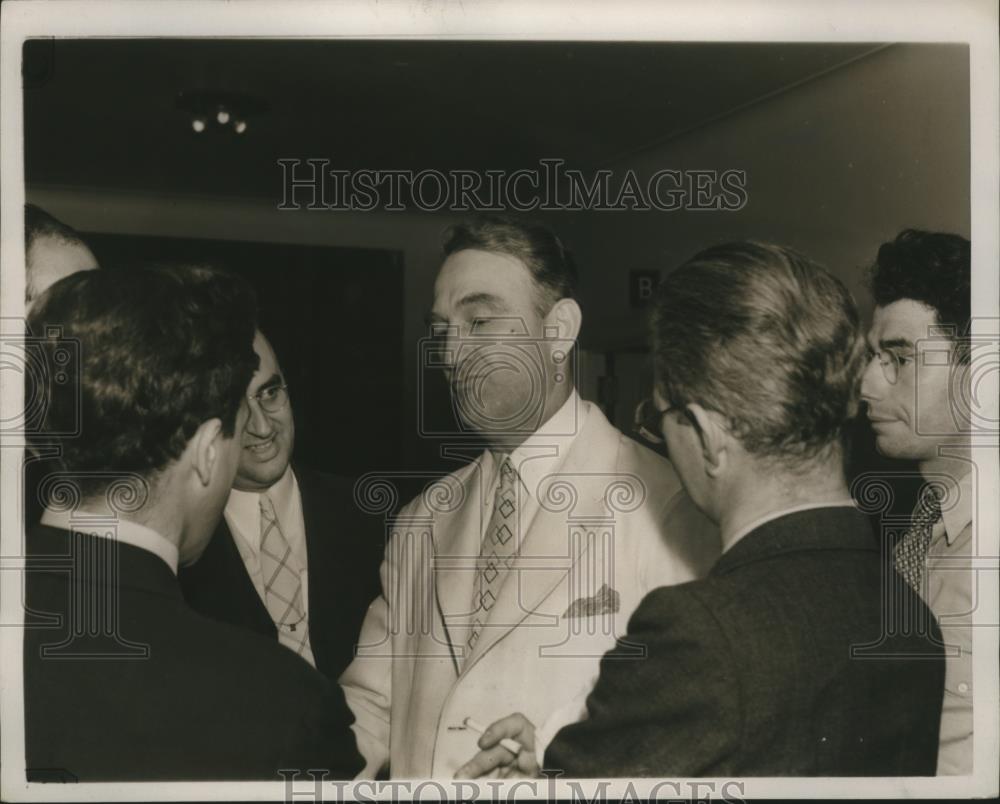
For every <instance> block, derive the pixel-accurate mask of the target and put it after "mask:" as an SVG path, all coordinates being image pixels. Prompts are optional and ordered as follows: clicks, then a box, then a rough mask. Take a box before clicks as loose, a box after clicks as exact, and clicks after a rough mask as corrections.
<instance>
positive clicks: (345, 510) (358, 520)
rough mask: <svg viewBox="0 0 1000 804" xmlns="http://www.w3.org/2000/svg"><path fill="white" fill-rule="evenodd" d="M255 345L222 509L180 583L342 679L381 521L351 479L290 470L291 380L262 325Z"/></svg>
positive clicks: (370, 580) (201, 605)
mask: <svg viewBox="0 0 1000 804" xmlns="http://www.w3.org/2000/svg"><path fill="white" fill-rule="evenodd" d="M254 351H255V352H256V353H257V356H258V357H259V359H260V364H259V367H258V369H257V371H256V373H255V374H254V375H253V379H252V380H251V381H250V385H249V386H248V388H247V394H246V396H247V401H248V403H249V410H250V416H249V418H248V419H247V423H246V426H245V427H244V428H243V432H242V434H241V438H242V450H241V453H240V461H239V467H238V469H237V471H236V478H235V481H234V482H233V488H232V491H231V492H230V494H229V499H228V501H227V502H226V508H225V515H224V518H223V520H222V522H221V523H220V524H219V527H218V528H217V529H216V531H215V534H214V535H213V537H212V541H211V542H210V543H209V545H208V547H207V549H206V550H205V553H204V555H203V556H202V557H201V558H200V559H199V560H198V561H197V563H195V564H193V565H191V566H188V567H184V568H182V570H181V574H180V577H181V584H182V587H183V589H184V595H185V598H186V600H187V601H188V603H189V604H190V605H191V606H192V607H193V608H195V609H197V610H198V611H200V612H202V613H203V614H206V615H208V616H210V617H213V618H216V619H219V620H223V621H226V622H230V623H233V624H234V625H239V626H242V627H245V628H249V629H251V630H253V631H256V632H258V633H260V634H263V635H265V636H268V637H270V638H272V639H275V638H276V639H277V640H278V642H280V643H281V644H282V645H284V646H285V647H287V648H288V649H289V650H292V651H294V652H295V653H297V654H298V655H299V656H301V657H302V658H303V659H305V660H306V661H307V662H309V664H311V665H313V666H314V667H316V668H317V669H318V670H320V671H321V672H322V673H323V674H324V675H326V676H327V677H328V678H330V679H332V680H336V679H337V678H338V677H339V676H340V674H341V673H342V672H343V670H344V668H346V667H347V665H348V664H349V663H350V661H351V659H352V658H353V655H354V644H355V642H356V640H357V634H358V631H359V630H360V629H361V621H362V619H363V618H364V614H365V611H366V609H367V607H368V603H369V602H370V601H371V599H372V598H373V597H374V596H375V595H376V594H377V592H378V580H379V579H378V566H379V563H380V561H381V556H382V548H383V545H384V541H383V536H382V531H381V526H380V523H379V522H378V521H377V520H376V519H374V518H373V517H368V516H364V515H363V514H362V513H361V512H360V511H359V510H358V509H357V508H356V506H355V505H354V503H353V484H352V483H351V482H350V481H349V480H348V479H346V478H337V477H333V476H330V475H325V474H321V473H319V472H315V471H312V470H310V469H308V468H306V467H303V466H300V465H297V464H296V465H295V466H294V467H293V465H292V462H291V457H292V451H293V449H294V446H295V419H294V416H293V415H292V405H291V401H290V399H289V394H288V386H287V384H286V382H285V379H284V375H283V374H282V372H281V367H280V366H279V364H278V358H277V356H276V355H275V353H274V349H273V348H272V346H271V344H270V342H269V341H268V339H267V338H266V337H264V335H263V334H262V333H261V332H259V331H258V332H257V334H256V337H255V338H254Z"/></svg>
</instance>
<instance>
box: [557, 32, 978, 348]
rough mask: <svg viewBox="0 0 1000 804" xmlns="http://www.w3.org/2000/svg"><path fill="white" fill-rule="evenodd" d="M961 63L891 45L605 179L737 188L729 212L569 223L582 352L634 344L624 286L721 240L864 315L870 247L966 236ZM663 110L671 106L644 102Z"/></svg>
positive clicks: (932, 48) (937, 49)
mask: <svg viewBox="0 0 1000 804" xmlns="http://www.w3.org/2000/svg"><path fill="white" fill-rule="evenodd" d="M968 91H969V78H968V51H967V49H966V48H964V47H960V46H942V45H919V46H917V45H893V46H891V47H888V48H885V49H883V50H881V51H878V52H876V53H874V54H872V55H870V56H867V57H865V58H863V59H861V60H859V61H856V62H853V63H851V64H848V65H846V66H844V67H841V68H839V69H837V70H835V71H833V72H830V73H827V74H826V75H824V76H821V77H819V78H816V79H814V80H811V81H809V82H807V83H804V84H801V85H799V86H798V87H795V88H792V89H790V90H788V91H786V92H783V93H781V94H779V95H776V96H774V97H772V98H770V99H767V100H765V101H763V102H760V103H757V104H755V105H753V106H751V107H749V108H745V109H744V110H742V111H740V112H737V113H735V114H732V115H730V116H728V117H725V118H723V119H721V120H719V121H717V122H715V123H713V124H711V125H708V126H705V127H703V128H700V129H698V130H696V131H692V132H690V133H688V134H686V135H684V136H682V137H680V138H678V139H675V140H673V141H671V142H669V143H666V144H665V145H662V146H660V147H658V148H656V149H654V150H651V151H647V152H645V153H643V154H641V155H638V156H635V157H633V158H631V159H626V160H622V161H621V162H618V163H616V164H613V165H609V167H610V168H612V170H613V171H614V172H615V174H616V175H619V174H621V173H623V172H624V171H625V170H627V169H629V168H632V169H635V170H636V171H637V172H638V173H639V174H640V175H643V174H645V175H648V174H650V173H652V172H654V171H656V170H659V169H662V168H674V169H681V170H684V169H701V168H705V169H716V170H720V171H721V170H725V169H728V168H736V169H740V170H745V171H746V174H747V196H748V203H747V204H746V206H745V207H744V208H743V209H741V210H740V211H738V212H716V211H710V212H706V211H686V212H655V211H654V212H641V213H626V212H605V213H591V214H588V215H585V216H582V218H583V219H582V220H581V219H580V216H578V217H577V219H576V220H574V221H572V226H571V227H570V230H571V231H572V233H573V239H572V240H571V241H570V242H571V245H572V246H573V247H574V248H575V249H576V251H577V252H578V253H579V254H580V255H581V277H582V285H583V287H582V295H583V301H584V305H585V308H586V307H587V306H589V307H590V308H591V309H594V308H596V310H597V312H596V314H594V315H591V316H590V317H589V319H590V320H589V325H590V332H589V337H588V338H587V343H588V344H589V345H590V346H592V347H593V348H596V349H600V348H602V346H604V345H607V346H611V347H613V346H614V345H615V344H619V343H622V342H636V341H641V339H642V327H641V322H640V320H639V318H638V317H637V316H636V315H635V314H634V313H633V312H632V311H630V310H629V307H628V284H627V275H628V272H629V271H630V270H635V269H659V270H661V271H662V272H663V273H666V272H667V271H669V270H670V269H671V268H673V267H676V266H677V265H679V264H680V263H681V262H683V261H684V260H685V259H686V258H688V257H690V256H691V255H693V254H694V253H695V252H697V251H699V250H700V249H702V248H704V247H706V246H709V245H712V244H715V243H720V242H724V241H726V240H731V239H745V238H755V239H760V240H770V241H774V242H778V243H784V244H786V245H790V246H793V247H795V248H798V249H800V250H801V251H803V252H805V253H806V254H808V255H810V256H811V257H813V258H814V259H816V260H818V261H820V262H822V263H823V264H825V265H826V266H827V267H828V268H830V270H832V271H833V272H834V273H836V274H837V275H838V276H840V277H841V278H842V279H843V280H844V281H845V283H846V284H847V286H848V287H849V288H850V289H851V291H852V292H853V293H854V294H855V297H856V298H857V300H858V302H859V304H860V306H861V307H862V311H863V313H865V314H866V315H867V314H869V313H870V309H871V305H870V303H869V301H868V296H867V292H866V291H865V288H864V281H863V280H864V272H865V268H866V266H867V265H869V264H870V262H871V260H872V258H873V257H874V254H875V251H876V249H877V248H878V245H879V244H880V243H882V242H884V241H885V240H888V239H891V238H892V237H894V236H895V235H896V234H897V233H898V232H899V231H900V230H901V229H903V228H905V227H924V228H931V229H938V230H945V231H953V232H956V233H959V234H962V235H965V236H966V237H968V236H969V229H970V221H969V214H970V213H969V122H968V121H969V94H968ZM650 100H651V102H669V99H650Z"/></svg>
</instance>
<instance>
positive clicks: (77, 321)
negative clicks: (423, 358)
mask: <svg viewBox="0 0 1000 804" xmlns="http://www.w3.org/2000/svg"><path fill="white" fill-rule="evenodd" d="M30 324H31V328H32V331H33V332H36V333H46V340H45V341H44V342H43V343H42V344H41V346H40V347H39V348H40V350H41V352H42V357H43V359H45V357H46V356H47V364H48V365H49V367H50V369H52V372H51V373H50V375H49V376H51V377H53V379H54V381H53V382H51V383H50V384H49V386H48V389H47V392H48V399H47V403H48V404H47V410H46V419H45V426H44V429H45V431H46V433H47V434H48V436H49V437H54V436H57V435H58V434H73V435H72V436H71V437H63V438H60V439H59V442H60V447H61V456H60V460H61V462H62V465H63V467H62V468H63V471H62V472H61V473H60V477H59V478H58V480H59V481H60V486H59V488H54V489H53V494H52V496H51V497H50V500H51V501H50V503H49V507H48V508H47V509H46V511H45V513H44V514H43V516H42V521H41V524H40V525H38V526H36V527H34V528H32V529H31V530H30V531H29V533H28V536H27V544H26V548H27V572H26V573H25V584H26V597H25V600H26V613H25V626H26V628H25V637H24V706H25V764H26V777H27V779H28V780H29V781H56V780H58V781H125V780H129V781H152V780H207V779H273V780H276V781H279V780H281V779H282V778H283V777H282V776H281V775H280V773H279V772H280V771H282V770H295V769H311V768H326V769H328V771H329V773H330V774H331V775H332V776H333V777H341V778H344V777H350V776H352V775H354V774H355V773H356V772H357V770H358V769H359V768H360V767H361V762H360V757H359V756H358V754H357V750H356V747H355V744H354V738H353V735H352V733H351V731H350V728H349V727H350V723H351V720H352V718H351V715H350V712H349V711H348V710H347V708H346V705H345V703H344V699H343V696H342V694H341V692H340V689H339V688H338V687H337V686H336V685H333V684H331V683H330V682H329V681H328V680H327V679H325V678H324V677H323V676H322V675H321V674H319V673H317V672H316V671H315V670H314V669H313V668H311V667H310V666H309V665H308V664H307V663H306V662H304V661H302V660H301V659H299V658H297V657H296V656H294V655H293V654H292V653H290V652H288V651H287V650H284V649H283V648H280V647H279V646H277V645H275V644H273V643H272V642H269V641H267V640H265V639H261V638H260V637H258V636H256V635H253V634H248V633H247V632H245V631H243V630H241V629H237V628H233V627H231V626H228V625H224V624H221V623H217V622H214V621H212V620H209V619H206V618H204V617H202V616H200V615H198V614H197V613H195V612H193V611H192V610H191V609H190V608H189V607H187V606H186V605H185V604H184V601H183V599H182V597H181V592H180V587H179V585H178V582H177V579H176V575H175V573H176V568H177V565H178V563H179V562H180V561H185V560H188V561H189V560H191V559H192V558H194V557H195V556H197V555H198V553H199V552H201V551H202V550H203V549H204V546H205V544H206V542H207V541H208V538H209V537H210V535H211V533H212V530H213V529H214V527H215V524H216V522H217V521H218V518H219V516H220V514H221V512H222V507H223V505H224V503H225V500H226V497H227V495H228V492H229V488H230V486H231V485H232V480H233V477H234V475H235V472H236V466H237V463H238V460H239V453H240V441H239V439H237V438H234V434H236V433H240V432H242V428H243V426H244V424H245V421H246V418H247V415H248V412H247V405H246V403H245V401H244V394H245V391H246V386H247V382H248V381H249V379H250V377H251V376H252V374H253V371H254V368H255V366H256V363H257V358H256V357H255V355H254V353H253V350H252V341H253V335H254V328H255V324H254V300H253V294H252V292H251V291H250V290H249V289H248V288H246V286H244V285H243V284H242V283H240V282H238V281H237V280H235V279H234V278H233V277H230V276H227V275H224V274H220V273H218V272H216V271H212V270H211V269H206V268H181V267H178V268H172V269H134V270H130V271H127V272H110V271H92V272H85V273H78V274H75V275H73V276H70V277H67V278H65V279H62V280H61V281H59V282H57V283H56V284H54V285H53V286H52V287H51V288H50V289H49V290H48V291H47V292H46V293H44V294H43V295H42V296H41V297H40V299H39V300H38V302H37V304H36V306H35V307H34V309H33V310H32V314H31V319H30ZM57 328H58V330H57ZM74 348H75V349H76V350H77V354H78V360H77V361H73V360H72V359H70V360H69V361H67V360H66V359H65V358H66V356H67V355H70V356H71V355H72V352H73V351H74ZM60 377H61V379H60ZM39 390H40V389H39Z"/></svg>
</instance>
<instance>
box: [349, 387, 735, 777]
mask: <svg viewBox="0 0 1000 804" xmlns="http://www.w3.org/2000/svg"><path fill="white" fill-rule="evenodd" d="M583 405H585V407H586V415H585V417H584V418H583V423H582V429H581V430H580V432H579V433H578V434H577V435H576V437H575V438H574V439H573V440H572V442H571V443H570V445H569V447H568V451H567V454H566V456H565V460H564V461H563V463H562V465H561V468H560V470H559V471H558V473H557V474H556V475H548V476H546V477H543V478H541V479H540V480H539V481H538V483H537V487H536V488H535V489H531V490H530V493H531V494H532V495H533V496H535V499H536V500H537V501H538V505H537V511H536V513H535V514H534V516H533V517H532V521H531V522H530V523H526V524H524V523H522V529H524V538H523V542H522V546H521V550H520V553H519V555H518V556H517V557H516V558H515V559H514V563H513V566H512V567H511V569H510V570H509V572H508V573H507V575H506V578H505V580H504V582H503V585H502V586H501V588H500V591H499V595H498V598H497V601H496V604H495V605H494V607H493V608H492V610H491V611H490V613H489V620H488V623H487V626H486V628H484V630H483V631H482V636H481V638H480V639H479V640H478V641H477V642H476V644H475V647H474V649H472V650H471V651H469V649H468V647H467V645H468V634H469V630H468V626H469V622H470V619H471V618H470V614H471V612H470V609H471V601H472V597H473V589H474V583H475V575H476V559H477V557H478V555H479V550H480V538H481V533H482V519H481V517H482V515H483V513H482V512H483V511H484V509H488V507H489V500H486V499H484V498H485V495H486V494H487V493H488V488H489V483H488V482H485V478H484V477H483V474H484V465H486V466H489V465H491V460H490V458H489V456H480V458H479V459H477V460H475V461H473V462H472V463H470V464H468V465H466V466H464V467H462V468H461V469H459V470H458V471H456V472H454V473H452V474H451V475H448V476H447V477H445V478H444V479H443V480H441V481H438V482H435V483H433V484H431V485H430V486H429V487H428V488H427V489H425V491H424V493H423V494H421V495H418V497H417V498H416V499H414V500H413V501H411V502H410V503H409V504H407V505H406V506H405V507H404V508H403V510H402V511H401V513H400V514H399V516H398V517H397V518H396V520H395V522H394V523H393V526H392V534H391V537H390V540H389V542H388V545H387V548H386V556H385V561H384V562H383V565H382V595H381V596H379V597H378V598H376V600H375V601H374V602H373V603H372V604H371V606H370V608H369V610H368V614H367V616H366V618H365V622H364V625H363V626H362V631H361V636H360V638H359V642H358V647H357V656H356V658H355V660H354V662H353V663H352V664H351V665H350V666H349V667H348V669H347V670H346V671H345V673H344V675H343V676H342V677H341V679H340V683H341V684H342V686H343V687H344V691H345V694H346V697H347V701H348V704H349V705H350V707H351V709H352V710H353V712H354V714H355V717H356V719H357V720H356V723H355V725H354V727H353V728H354V730H355V734H356V736H357V740H358V747H359V750H360V751H361V753H362V754H363V755H364V757H365V760H366V763H367V764H366V767H365V769H364V770H363V771H362V773H361V774H360V776H361V777H369V778H370V777H372V776H374V775H375V774H376V773H377V772H378V771H379V769H380V768H382V767H384V766H385V765H386V763H388V764H389V766H390V772H391V775H392V777H393V778H451V777H452V776H453V774H454V773H455V771H456V770H457V769H458V768H459V767H460V766H461V765H463V764H464V763H465V762H467V761H468V760H469V759H471V757H472V756H474V755H475V754H476V752H477V751H478V748H477V746H476V740H477V739H478V737H479V735H478V734H477V733H475V732H474V731H471V730H468V729H466V728H464V727H463V721H464V719H465V718H466V717H472V718H474V719H475V720H478V721H479V722H480V723H482V724H484V725H486V724H489V723H491V722H493V721H494V720H496V719H498V718H501V717H504V716H506V715H509V714H511V713H513V712H521V713H523V714H524V715H525V716H526V717H528V719H529V720H531V721H533V722H534V723H536V724H540V723H543V722H545V721H546V720H547V719H548V718H549V717H550V716H552V715H553V714H554V713H556V712H557V711H558V710H560V709H565V708H566V707H567V706H572V704H573V701H575V700H582V699H583V698H584V697H585V696H586V694H587V692H588V691H589V690H590V688H591V687H592V686H593V683H594V681H595V680H596V678H597V673H598V666H599V662H600V659H601V657H602V656H603V655H604V653H605V652H606V651H607V650H609V649H611V648H612V647H614V645H615V641H616V638H618V637H621V636H623V635H624V634H625V632H626V626H627V623H628V619H629V617H630V616H631V614H632V612H633V611H634V610H635V609H636V608H637V606H638V604H639V602H640V601H641V600H642V598H643V597H644V596H645V595H646V593H647V592H649V591H650V590H651V589H653V588H655V587H657V586H664V585H670V584H676V583H681V582H684V581H688V580H691V579H693V578H697V577H702V576H704V575H705V574H706V573H707V571H708V569H709V568H710V567H711V566H712V564H713V563H714V562H715V560H716V559H717V558H718V556H719V553H720V545H719V539H718V533H717V530H716V529H715V527H714V526H713V525H712V524H711V523H709V522H708V520H706V519H705V518H704V516H703V515H702V514H701V513H700V512H699V511H698V510H697V508H695V506H694V504H693V503H692V502H691V500H690V498H689V497H688V496H687V494H686V493H685V492H684V491H683V489H682V488H681V485H680V481H679V480H678V478H677V475H676V473H675V472H674V470H673V467H672V466H671V465H670V463H669V462H668V461H666V460H665V459H663V458H662V457H660V456H658V455H656V454H655V453H654V452H652V451H650V450H648V449H645V448H644V447H641V446H640V445H638V444H637V443H635V442H634V441H632V440H631V439H629V438H626V437H625V436H624V435H622V434H621V433H620V432H619V431H618V430H616V429H615V428H614V427H612V426H611V424H610V423H609V422H608V420H607V419H606V418H605V417H604V415H603V414H602V413H601V411H600V410H599V409H598V408H597V407H596V406H594V405H592V404H590V403H583ZM484 458H485V460H484ZM635 658H636V659H639V658H642V655H641V651H640V650H639V649H637V652H636V655H635Z"/></svg>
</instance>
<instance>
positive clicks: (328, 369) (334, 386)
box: [84, 232, 403, 477]
mask: <svg viewBox="0 0 1000 804" xmlns="http://www.w3.org/2000/svg"><path fill="white" fill-rule="evenodd" d="M84 236H85V238H86V240H87V242H88V243H89V244H90V246H91V248H92V249H93V251H94V253H95V255H96V256H97V259H98V261H99V262H100V264H101V266H102V267H105V268H110V269H127V268H128V267H129V266H134V265H137V264H141V263H144V262H175V261H180V262H194V263H207V264H210V265H214V266H217V267H220V268H225V269H227V270H229V271H232V272H233V273H237V274H240V275H241V276H244V277H245V278H246V279H248V280H249V281H250V282H251V283H252V284H253V286H254V288H255V289H256V291H257V296H258V303H259V307H260V326H261V329H262V330H263V331H264V333H265V334H266V335H267V336H268V338H269V339H270V340H271V343H272V344H273V345H274V349H275V352H277V355H278V359H279V361H280V363H281V368H282V371H283V372H284V375H285V378H286V380H287V382H288V386H289V392H290V394H291V397H292V405H293V408H294V412H295V426H296V439H295V458H296V460H298V461H301V462H302V463H305V464H307V465H309V466H312V467H313V468H315V469H318V470H320V471H324V472H330V473H333V474H338V475H344V476H348V477H356V476H358V475H360V474H362V473H364V472H367V471H372V470H375V469H384V468H385V467H387V466H399V465H400V464H401V462H402V455H401V452H402V450H401V440H400V437H401V425H402V419H403V353H402V345H403V257H402V254H401V253H399V252H397V251H389V250H381V249H361V248H333V247H325V246H300V245H286V244H283V243H254V242H244V241H228V240H206V239H195V238H172V237H147V236H136V235H119V234H101V233H91V232H88V233H86V234H85V235H84Z"/></svg>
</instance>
